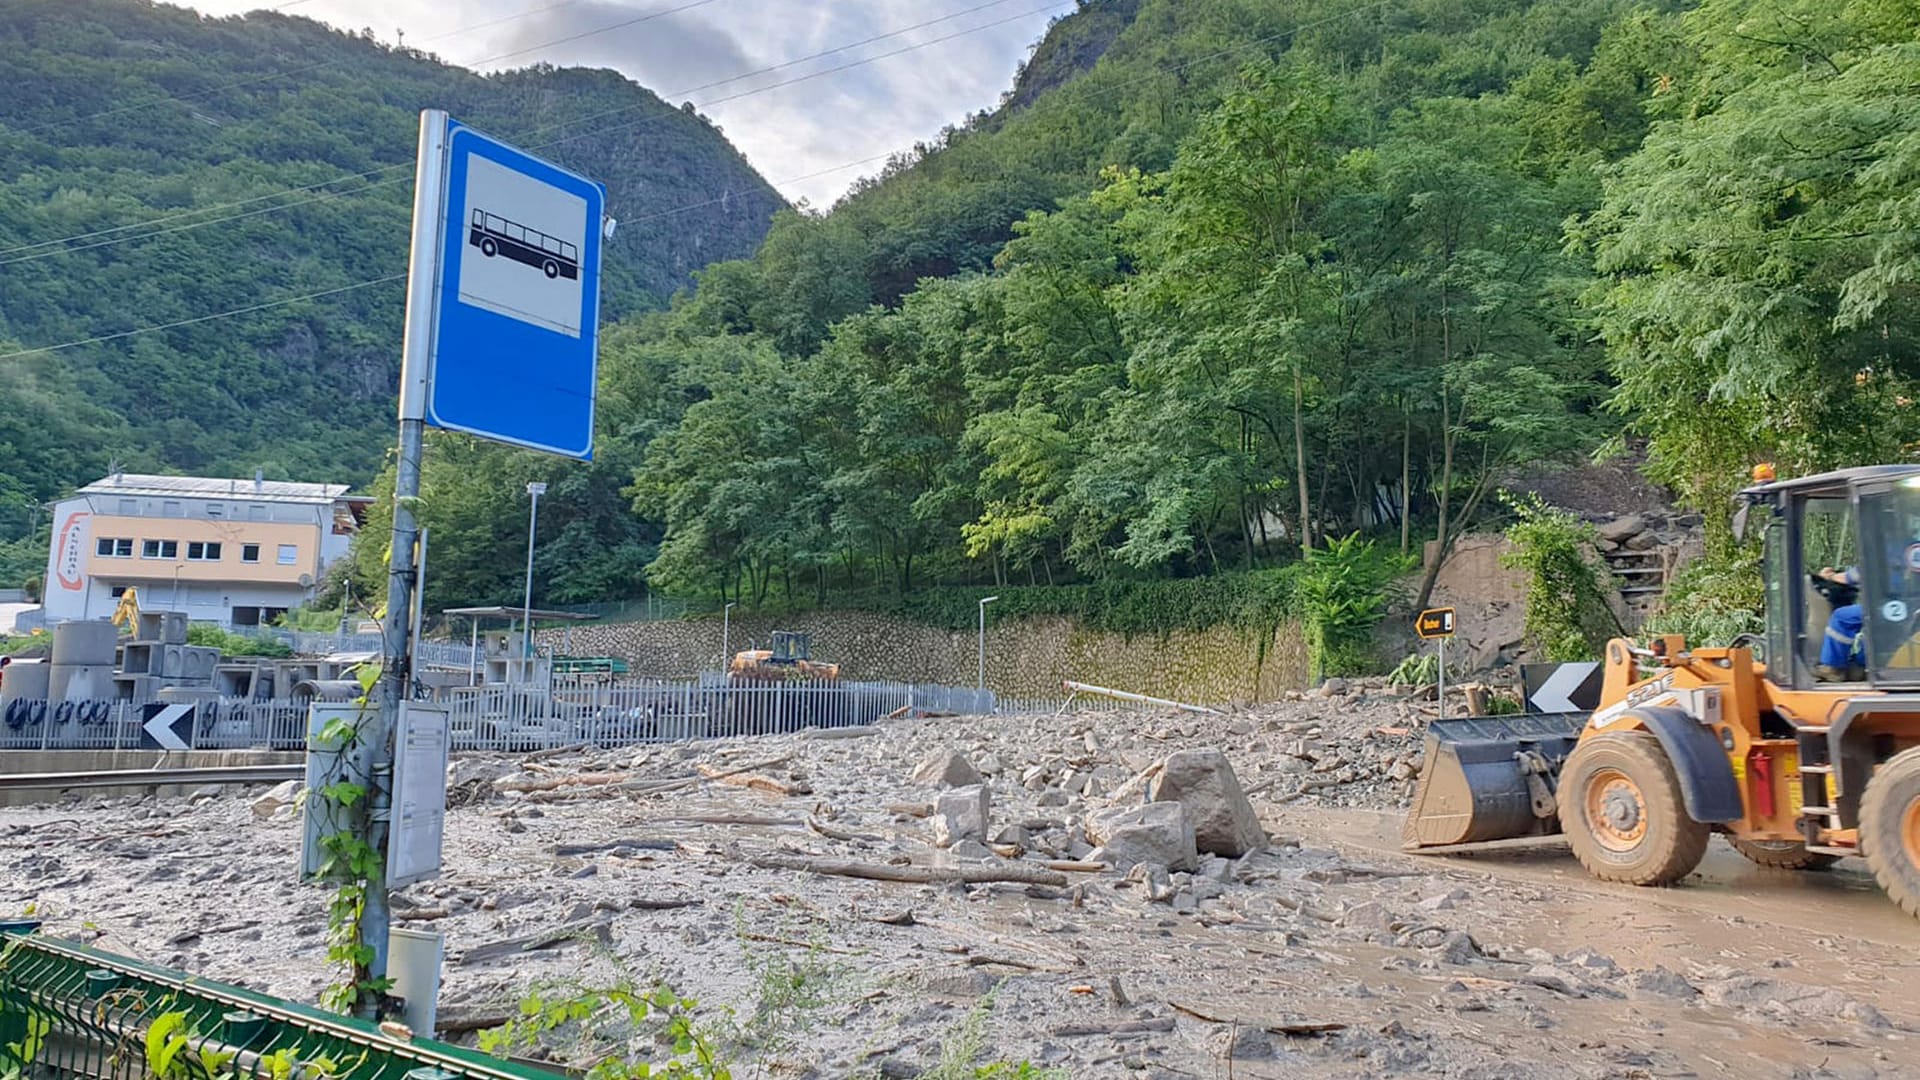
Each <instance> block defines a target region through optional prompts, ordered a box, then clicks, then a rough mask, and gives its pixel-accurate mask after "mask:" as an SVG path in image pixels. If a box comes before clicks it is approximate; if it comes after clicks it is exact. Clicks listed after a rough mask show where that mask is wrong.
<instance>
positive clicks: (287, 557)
mask: <svg viewBox="0 0 1920 1080" xmlns="http://www.w3.org/2000/svg"><path fill="white" fill-rule="evenodd" d="M299 558H300V548H299V547H298V546H297V545H294V544H281V545H280V565H281V566H292V565H293V564H294V563H295V562H296V561H298V560H299Z"/></svg>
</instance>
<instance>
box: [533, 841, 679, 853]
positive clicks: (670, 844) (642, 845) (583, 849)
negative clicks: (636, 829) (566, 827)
mask: <svg viewBox="0 0 1920 1080" xmlns="http://www.w3.org/2000/svg"><path fill="white" fill-rule="evenodd" d="M679 847H680V844H679V842H678V841H675V840H658V839H650V838H648V839H643V838H639V837H626V838H623V839H619V840H602V841H599V842H597V843H592V844H555V845H554V846H553V853H554V854H555V855H593V854H596V853H598V852H602V851H617V850H619V849H620V848H628V849H631V850H635V851H674V850H676V849H678V848H679Z"/></svg>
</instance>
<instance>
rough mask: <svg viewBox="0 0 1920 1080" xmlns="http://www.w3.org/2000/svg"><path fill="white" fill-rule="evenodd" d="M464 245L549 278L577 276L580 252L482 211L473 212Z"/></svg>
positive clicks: (570, 279) (563, 243) (534, 230)
mask: <svg viewBox="0 0 1920 1080" xmlns="http://www.w3.org/2000/svg"><path fill="white" fill-rule="evenodd" d="M467 243H469V244H472V245H473V246H474V247H477V248H479V249H480V254H482V255H485V256H486V257H487V258H489V259H491V258H493V257H494V256H496V255H498V256H501V257H503V258H508V259H512V260H513V261H514V262H517V263H524V264H526V265H527V266H531V267H534V268H536V269H538V270H539V271H540V272H541V273H543V274H545V275H547V276H548V277H549V278H556V277H563V278H566V279H567V280H569V281H573V280H576V279H578V278H579V277H580V250H579V249H578V248H576V247H574V246H573V245H572V244H569V243H567V242H566V241H565V240H561V239H559V238H557V237H552V236H548V235H547V234H546V233H543V232H541V231H539V230H538V229H529V228H527V227H526V226H525V225H522V224H520V223H519V222H517V221H508V220H507V219H506V218H503V217H501V216H500V215H498V214H489V213H487V212H486V211H485V210H475V211H474V212H473V224H472V227H471V228H469V229H468V230H467Z"/></svg>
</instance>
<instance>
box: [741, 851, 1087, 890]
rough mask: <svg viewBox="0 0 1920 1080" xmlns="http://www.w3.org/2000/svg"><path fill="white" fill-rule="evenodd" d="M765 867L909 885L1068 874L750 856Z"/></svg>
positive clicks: (1061, 878)
mask: <svg viewBox="0 0 1920 1080" xmlns="http://www.w3.org/2000/svg"><path fill="white" fill-rule="evenodd" d="M748 861H750V862H751V863H752V864H753V865H755V866H758V867H760V868H761V869H764V870H803V871H806V872H807V873H810V874H830V875H833V876H834V877H851V878H865V879H866V880H868V881H897V882H902V883H904V884H909V885H934V884H942V883H948V882H960V883H962V884H966V885H983V884H986V883H988V882H997V881H1005V882H1014V883H1017V884H1022V885H1065V884H1066V883H1067V875H1065V874H1063V873H1061V872H1059V871H1058V870H1048V869H1047V868H1045V867H1042V866H1021V865H1011V866H951V867H948V866H894V865H892V864H889V863H865V862H854V861H852V860H850V859H809V858H801V857H797V856H792V855H775V854H772V853H768V854H765V855H755V856H754V857H753V858H752V859H750V860H748Z"/></svg>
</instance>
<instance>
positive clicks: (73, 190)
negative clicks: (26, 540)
mask: <svg viewBox="0 0 1920 1080" xmlns="http://www.w3.org/2000/svg"><path fill="white" fill-rule="evenodd" d="M0 71H3V72H4V78H3V80H0V81H4V86H0V354H9V353H15V352H17V351H19V350H23V349H29V348H33V347H37V346H42V345H50V344H55V343H62V342H68V341H75V340H81V339H88V338H107V339H109V340H103V341H99V342H97V343H95V344H89V345H84V346H80V347H76V348H70V349H65V350H62V351H59V352H52V353H39V354H32V355H25V356H5V357H0V541H5V540H8V539H12V538H13V537H15V536H17V535H19V533H20V532H21V531H22V530H23V529H24V528H25V527H26V526H27V524H28V522H29V520H30V516H31V514H30V508H31V506H32V504H33V503H34V502H36V501H44V500H47V499H50V498H53V497H55V496H56V495H58V494H60V493H61V492H62V491H63V490H65V489H66V488H68V487H69V486H70V485H72V484H75V483H82V482H86V481H88V480H91V479H95V478H97V477H98V476H100V475H101V474H102V473H104V472H105V470H106V469H107V466H108V463H109V461H117V462H119V463H120V464H121V465H123V466H124V467H126V468H128V469H134V470H143V471H187V472H206V473H213V474H216V475H249V474H251V472H252V470H253V469H254V468H255V467H256V466H263V467H265V468H266V469H267V471H268V474H269V475H270V476H275V477H288V478H298V479H325V480H341V481H349V482H354V483H364V482H366V481H368V480H370V479H372V477H373V475H374V473H375V471H376V470H377V468H378V467H379V464H380V461H381V457H382V453H383V448H384V447H385V446H386V445H387V444H389V443H391V441H392V437H393V430H392V429H393V409H394V406H393V394H394V387H395V384H396V380H397V368H398V362H399V351H400V324H401V315H402V312H401V307H402V304H401V300H402V290H403V286H402V283H401V282H399V281H389V282H385V283H383V284H378V285H373V286H367V287H362V288H353V286H355V285H357V284H358V283H361V282H366V281H373V280H378V279H382V278H388V277H391V276H392V275H396V274H402V273H404V271H405V269H406V254H407V238H408V224H407V223H408V220H409V217H410V213H411V205H412V203H411V200H412V187H413V164H412V162H413V156H414V148H415V139H416V132H417V128H418V121H417V115H418V111H419V110H420V109H421V108H424V107H429V106H433V107H442V108H446V109H448V110H450V111H451V112H452V113H453V114H454V115H455V116H457V117H459V118H460V119H462V120H463V121H466V122H468V123H471V124H473V125H474V126H476V127H479V128H481V129H483V130H487V131H489V132H492V133H495V134H498V135H501V136H503V137H507V138H510V139H514V140H516V141H518V142H520V143H521V144H522V145H540V146H545V149H543V150H542V153H543V154H545V155H546V156H548V157H551V158H553V159H554V160H557V161H559V162H560V163H562V164H564V165H568V166H570V167H573V168H576V169H578V170H580V171H582V172H584V173H586V174H588V175H591V176H593V177H595V178H596V179H599V180H601V181H602V182H604V183H605V184H606V185H607V188H608V196H609V199H608V211H609V213H611V214H612V215H613V216H615V217H616V218H618V219H620V220H621V227H620V229H619V231H618V233H617V234H616V236H615V239H614V241H613V242H612V244H610V245H609V247H608V250H607V254H606V265H605V281H606V284H605V293H604V297H603V309H604V311H605V312H606V313H607V314H608V316H609V317H612V318H619V317H621V316H624V315H631V314H634V313H636V312H640V311H644V310H647V309H649V308H656V307H659V306H661V305H663V304H664V302H665V300H666V298H667V297H668V296H670V295H671V294H672V293H673V292H674V291H675V290H676V289H678V288H681V287H682V286H683V285H685V284H687V283H688V282H689V281H690V277H689V275H690V274H691V273H692V272H693V271H695V270H697V269H699V268H701V267H703V266H705V265H706V264H708V263H710V262H712V261H714V260H716V259H724V258H731V257H738V256H743V255H746V254H749V253H751V252H752V251H753V250H754V249H755V248H756V247H757V246H758V244H759V242H760V240H761V238H762V237H763V236H764V235H765V233H766V230H767V225H768V220H769V218H770V217H771V215H772V214H773V212H774V211H775V210H776V209H778V208H780V207H781V206H782V205H783V203H782V201H781V200H780V198H779V196H778V195H777V194H776V193H775V192H774V191H773V190H772V189H771V188H770V187H769V186H768V185H767V184H766V183H765V181H764V180H762V179H761V177H760V176H759V175H758V174H757V173H756V172H755V171H754V170H753V169H752V168H751V167H750V166H749V165H748V164H747V162H746V161H745V160H744V159H743V158H742V157H741V156H740V155H739V154H738V153H737V152H736V151H735V150H734V149H733V148H732V147H731V146H730V145H729V144H728V143H727V141H726V139H725V138H724V137H723V136H722V135H721V133H720V132H719V131H718V130H717V129H715V128H714V127H713V126H711V125H710V124H709V123H708V122H707V121H705V120H704V119H702V118H701V117H699V116H697V115H695V114H693V113H692V112H691V110H683V109H682V108H679V107H676V106H674V105H671V104H668V103H666V102H663V101H661V100H660V99H659V98H658V97H656V96H655V95H654V94H653V93H651V92H649V91H648V90H646V89H644V88H642V87H640V86H637V85H635V84H633V83H632V82H629V81H628V80H626V79H624V78H622V77H620V76H619V75H618V74H616V73H614V72H611V71H588V70H579V69H570V70H557V69H554V68H551V67H544V66H543V67H535V68H531V69H527V70H520V71H514V72H509V73H505V74H500V75H494V76H486V77H482V76H479V75H475V74H473V73H472V72H470V71H467V70H464V69H462V68H457V67H452V66H449V65H447V64H444V63H442V62H440V61H439V60H437V59H435V58H434V57H432V56H429V55H427V54H425V53H422V52H419V51H415V50H409V49H396V48H392V47H389V46H386V45H382V44H380V43H378V42H376V41H374V40H372V38H371V36H370V35H365V34H362V35H348V34H342V33H338V32H335V31H333V30H330V29H328V28H326V27H324V26H322V25H321V24H319V23H316V22H313V21H311V20H308V19H303V18H299V17H294V16H292V15H291V14H288V15H281V14H274V13H272V12H256V13H254V14H252V15H249V16H246V17H244V18H225V19H213V18H203V17H201V16H199V15H197V14H195V13H193V12H191V11H188V10H187V9H184V8H177V7H169V6H164V5H157V4H151V3H148V2H146V0H7V2H6V3H4V4H0ZM722 74H726V73H722ZM67 238H71V239H67ZM333 290H345V291H338V292H334V291H333ZM315 293H318V294H330V295H321V296H318V297H316V298H315V299H312V300H305V301H301V302H299V303H296V304H292V305H286V306H270V307H263V308H262V309H261V310H258V311H255V312H251V313H248V314H245V315H241V316H238V317H234V318H224V319H218V320H214V321H208V322H204V323H197V324H190V325H184V326H181V327H179V328H177V329H170V330H166V331H163V332H158V333H149V334H140V335H136V336H129V337H122V338H114V337H113V336H114V335H119V334H124V333H125V332H127V331H130V330H135V329H137V328H140V327H145V326H152V325H156V324H164V323H171V322H176V321H180V320H191V319H195V318H197V317H200V316H204V315H210V314H214V313H218V312H226V311H232V310H236V309H243V308H248V307H252V306H254V305H277V304H279V302H280V301H283V300H285V299H287V298H289V297H299V296H304V295H308V294H315ZM42 558H44V554H43V555H42ZM6 584H7V585H12V584H14V582H13V581H12V580H9V581H7V582H6Z"/></svg>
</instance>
